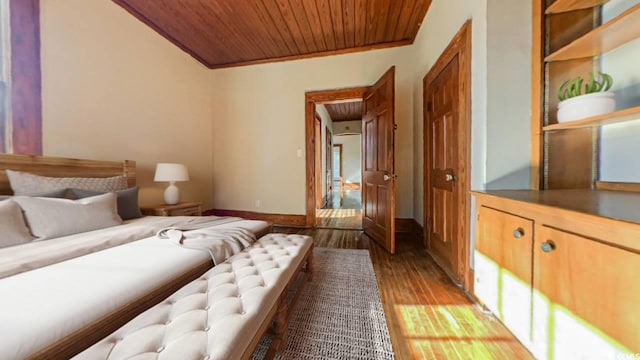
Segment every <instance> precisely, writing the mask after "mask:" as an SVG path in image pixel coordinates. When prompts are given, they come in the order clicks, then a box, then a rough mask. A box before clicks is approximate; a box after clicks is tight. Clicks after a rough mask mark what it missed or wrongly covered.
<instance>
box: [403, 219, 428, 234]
mask: <svg viewBox="0 0 640 360" xmlns="http://www.w3.org/2000/svg"><path fill="white" fill-rule="evenodd" d="M396 233H401V234H411V235H413V236H417V237H419V238H422V237H423V234H424V230H423V228H422V225H420V224H419V223H418V222H417V221H416V220H415V219H402V218H396Z"/></svg>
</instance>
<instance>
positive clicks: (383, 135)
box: [362, 67, 396, 254]
mask: <svg viewBox="0 0 640 360" xmlns="http://www.w3.org/2000/svg"><path fill="white" fill-rule="evenodd" d="M394 111H395V67H392V68H391V69H389V71H387V72H386V73H385V74H384V75H383V76H382V78H380V80H378V82H377V83H376V84H375V85H373V86H372V87H371V89H369V90H368V91H367V92H366V93H365V96H364V100H363V139H364V141H363V145H362V148H363V158H364V161H363V164H362V165H363V171H362V172H363V178H362V182H363V187H362V195H363V204H364V216H363V221H362V223H363V227H364V232H365V233H366V234H367V235H369V236H370V237H371V238H372V239H373V240H375V241H376V242H378V243H379V244H380V245H382V246H383V247H384V248H385V249H386V250H387V251H389V252H390V253H392V254H393V253H394V252H395V246H396V243H395V223H394V219H395V177H396V176H395V174H394V130H395V121H394Z"/></svg>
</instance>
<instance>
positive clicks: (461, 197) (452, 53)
mask: <svg viewBox="0 0 640 360" xmlns="http://www.w3.org/2000/svg"><path fill="white" fill-rule="evenodd" d="M471 24H472V22H471V20H467V22H465V23H464V25H463V26H462V28H461V29H460V30H459V31H458V33H457V34H456V35H455V36H454V37H453V39H452V40H451V42H450V43H449V45H448V46H447V48H446V49H445V50H444V51H443V52H442V54H441V55H440V57H439V58H438V60H437V61H436V62H435V64H434V65H433V66H432V67H431V69H430V70H429V72H428V73H427V75H426V76H425V77H424V79H423V81H422V109H423V152H422V154H423V179H424V183H423V185H424V188H423V193H424V194H423V195H424V198H423V200H424V203H423V208H424V219H423V220H424V233H423V236H424V241H425V245H426V246H427V249H429V233H430V231H431V229H430V226H431V223H430V220H429V219H430V218H431V217H432V214H431V206H430V205H431V178H430V174H429V169H431V156H429V155H430V154H429V153H428V152H429V149H430V146H431V143H432V140H433V134H432V133H431V127H430V126H428V124H429V111H427V103H428V96H427V94H428V93H427V90H428V86H429V84H430V83H431V82H432V81H433V80H434V79H435V78H436V76H437V75H439V74H440V73H441V72H442V70H444V68H445V67H446V66H447V65H448V64H449V63H450V62H451V61H452V60H453V59H454V58H455V57H456V56H457V57H458V61H459V65H460V66H459V74H458V79H459V82H460V83H459V85H460V88H459V89H460V90H459V91H460V92H461V94H460V96H459V100H460V101H459V104H458V109H457V110H458V115H459V132H458V157H457V158H458V159H459V160H458V161H462V163H460V166H459V167H458V169H459V173H458V174H457V184H458V194H457V198H458V201H459V206H460V207H459V208H460V209H462V211H459V212H458V218H457V221H458V233H457V241H458V244H457V246H456V249H457V252H456V254H454V256H456V257H457V264H458V266H457V269H453V271H455V272H456V273H455V274H449V275H450V276H452V277H453V278H454V279H455V278H457V279H459V280H460V281H461V282H462V286H463V287H464V288H465V289H467V290H469V289H470V287H471V286H472V282H473V275H472V273H471V270H470V261H471V258H470V257H471V253H470V246H471V234H470V221H471V195H470V191H471V188H470V184H471V172H470V169H471ZM431 256H432V257H433V258H434V260H436V262H437V258H436V257H434V256H433V254H431Z"/></svg>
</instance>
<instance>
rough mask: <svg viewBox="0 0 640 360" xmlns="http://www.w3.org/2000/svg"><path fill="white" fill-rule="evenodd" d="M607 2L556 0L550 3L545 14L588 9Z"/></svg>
mask: <svg viewBox="0 0 640 360" xmlns="http://www.w3.org/2000/svg"><path fill="white" fill-rule="evenodd" d="M607 2H609V0H557V1H556V2H554V3H553V4H551V5H550V6H549V7H548V8H547V11H545V14H547V15H551V14H559V13H563V12H567V11H573V10H581V9H589V8H592V7H596V6H598V5H602V4H604V3H607Z"/></svg>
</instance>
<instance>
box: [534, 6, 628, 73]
mask: <svg viewBox="0 0 640 360" xmlns="http://www.w3.org/2000/svg"><path fill="white" fill-rule="evenodd" d="M638 37H640V4H637V5H635V6H634V7H632V8H630V9H628V10H627V11H625V12H623V13H622V14H620V15H618V16H617V17H615V18H614V19H612V20H611V21H609V22H607V23H606V24H603V25H602V26H599V27H597V28H595V29H593V30H592V31H590V32H588V33H587V34H585V35H584V36H582V37H579V38H578V39H576V40H574V41H573V42H572V43H570V44H569V45H567V46H565V47H563V48H561V49H560V50H558V51H556V52H554V53H552V54H551V55H549V56H547V57H546V58H545V59H544V60H545V61H547V62H552V61H564V60H574V59H582V58H586V57H591V56H596V55H600V54H604V53H607V52H609V51H611V50H613V49H615V48H617V47H619V46H621V45H624V44H626V43H628V42H630V41H631V40H634V39H636V38H638Z"/></svg>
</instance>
